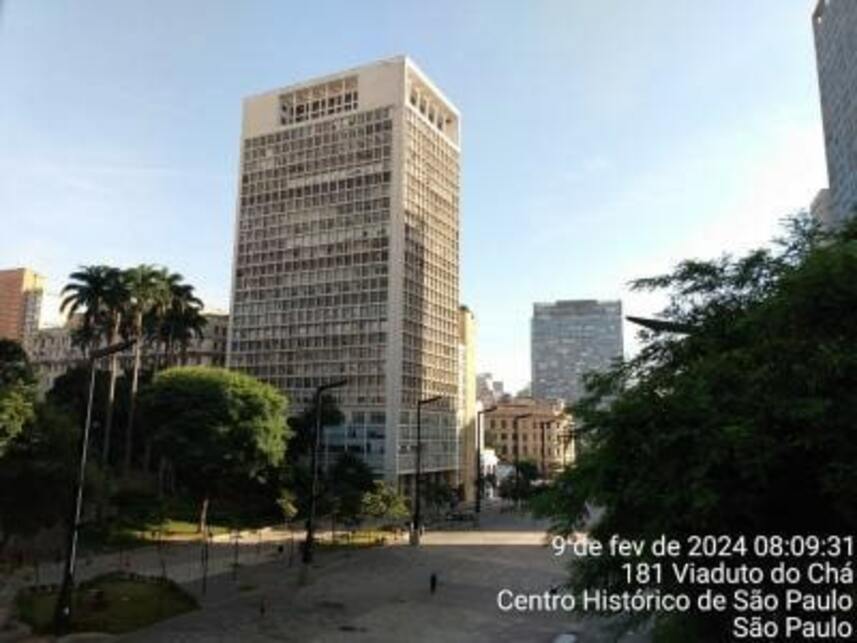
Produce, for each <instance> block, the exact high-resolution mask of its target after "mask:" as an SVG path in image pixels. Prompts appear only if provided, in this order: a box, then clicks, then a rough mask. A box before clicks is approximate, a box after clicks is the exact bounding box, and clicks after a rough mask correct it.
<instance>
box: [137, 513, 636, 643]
mask: <svg viewBox="0 0 857 643" xmlns="http://www.w3.org/2000/svg"><path fill="white" fill-rule="evenodd" d="M501 543H506V544H501ZM544 543H545V532H544V525H543V524H539V523H535V522H533V521H532V520H531V519H528V518H522V517H520V516H516V515H513V514H500V513H499V512H497V511H491V512H488V513H487V515H485V517H484V518H483V520H482V521H481V525H480V528H479V529H478V530H454V531H429V532H427V533H426V535H425V537H424V539H423V545H422V546H421V547H419V548H415V547H409V546H407V545H403V544H401V545H395V546H388V547H382V548H372V549H363V550H339V551H333V552H321V553H320V554H319V555H318V556H317V559H316V563H315V564H314V565H313V566H312V567H311V569H310V573H309V575H308V577H307V578H304V579H301V578H300V572H301V570H300V565H299V564H294V565H293V566H291V567H290V566H289V565H288V563H287V560H286V558H280V559H277V560H272V561H270V562H263V563H260V564H256V565H252V566H242V567H241V568H239V571H238V574H237V577H235V576H234V575H233V574H232V573H226V574H220V575H218V576H215V577H213V578H210V579H209V580H208V583H207V588H206V589H207V591H206V595H205V596H201V595H200V589H201V585H200V582H199V580H197V581H194V582H191V583H189V584H188V585H187V587H188V588H189V589H190V590H191V591H193V592H194V594H196V595H197V596H199V597H200V600H201V604H202V609H201V610H199V611H196V612H193V613H190V614H186V615H183V616H180V617H177V618H174V619H171V620H169V621H165V622H163V623H160V624H158V625H155V626H153V627H151V628H148V629H145V630H141V631H139V632H136V633H134V634H132V635H129V636H127V637H125V638H124V639H123V640H127V641H132V642H135V643H143V642H149V641H238V640H240V641H318V642H321V641H357V642H360V641H366V642H368V641H380V642H384V641H390V642H393V641H396V642H398V641H443V642H453V641H510V642H511V641H545V642H546V643H547V642H550V641H552V640H553V639H554V637H555V636H556V635H558V634H560V633H562V632H574V633H577V634H578V635H579V639H578V640H579V641H581V642H586V641H593V642H594V641H607V640H611V639H610V638H609V637H608V636H607V634H606V630H605V625H604V623H603V622H601V621H598V622H595V621H587V622H585V623H581V622H579V621H578V620H577V619H576V617H575V616H573V615H568V614H565V613H561V612H559V613H557V612H553V613H544V612H542V613H524V614H515V613H504V612H501V611H500V610H499V609H498V607H497V593H498V592H499V591H500V590H501V589H504V588H508V589H511V590H513V591H515V592H538V593H541V592H544V591H545V590H547V589H548V588H550V587H551V586H553V585H557V584H558V583H560V582H561V581H562V580H563V579H564V578H565V575H566V572H565V570H564V568H563V562H562V561H558V560H557V559H556V558H555V557H554V556H553V555H552V552H551V550H550V548H548V547H546V546H545V544H544ZM432 574H436V575H437V578H438V587H437V591H436V592H435V593H434V594H432V593H431V592H430V577H431V575H432ZM628 640H629V641H631V640H641V639H628Z"/></svg>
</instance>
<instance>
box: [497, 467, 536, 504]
mask: <svg viewBox="0 0 857 643" xmlns="http://www.w3.org/2000/svg"><path fill="white" fill-rule="evenodd" d="M516 470H517V475H515V472H513V473H512V474H511V475H509V476H506V477H505V478H504V479H503V482H502V483H501V484H500V489H499V493H500V497H501V498H506V499H509V500H526V499H528V498H530V497H531V496H532V495H533V482H535V481H536V480H537V479H538V477H539V468H538V466H537V465H536V463H535V462H531V461H530V460H521V461H520V462H518V464H517V465H516Z"/></svg>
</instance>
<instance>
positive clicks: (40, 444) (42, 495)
mask: <svg viewBox="0 0 857 643" xmlns="http://www.w3.org/2000/svg"><path fill="white" fill-rule="evenodd" d="M80 432H81V427H80V426H78V425H76V424H75V423H74V421H73V420H72V419H71V418H70V417H69V415H68V413H66V412H64V411H62V410H58V409H56V408H55V407H53V406H52V405H50V404H40V405H38V406H37V407H36V411H35V414H34V416H33V418H32V419H31V420H30V421H28V422H27V424H26V426H25V427H24V429H23V431H21V432H20V433H19V434H18V435H17V436H16V437H15V438H14V439H13V440H12V441H11V442H10V443H9V445H8V448H7V450H6V453H5V454H4V455H3V456H2V458H0V532H2V538H0V550H2V548H3V546H5V545H6V543H7V542H8V539H9V538H10V537H11V536H13V535H17V536H21V537H28V536H31V535H33V534H35V533H36V532H37V531H38V530H39V529H41V528H43V527H50V526H52V525H55V524H57V523H59V522H61V521H65V520H67V519H68V516H69V508H70V506H71V501H72V494H73V491H74V485H75V481H76V477H77V463H78V450H79V447H80ZM98 486H100V483H99V476H98V472H97V466H96V465H95V464H94V463H92V462H91V461H90V464H89V466H88V469H87V488H86V490H85V494H84V497H85V498H87V500H89V499H91V498H93V497H94V496H93V494H94V493H97V489H96V487H98Z"/></svg>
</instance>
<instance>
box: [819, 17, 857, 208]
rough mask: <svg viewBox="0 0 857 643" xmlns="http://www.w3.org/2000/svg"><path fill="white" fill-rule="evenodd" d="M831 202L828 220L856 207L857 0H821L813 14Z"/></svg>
mask: <svg viewBox="0 0 857 643" xmlns="http://www.w3.org/2000/svg"><path fill="white" fill-rule="evenodd" d="M812 25H813V32H814V33H815V52H816V62H817V65H818V85H819V91H820V94H821V115H822V120H823V122H824V147H825V152H826V154H827V175H828V181H829V184H830V192H829V195H828V196H827V198H828V201H829V203H828V204H827V206H826V209H823V210H822V211H823V212H824V213H826V214H827V221H826V222H829V223H832V224H834V225H835V224H838V223H841V222H842V221H843V220H844V219H845V218H846V217H847V216H849V215H852V214H853V213H854V211H855V210H857V2H855V0H819V2H818V5H817V6H816V9H815V11H814V12H813V15H812Z"/></svg>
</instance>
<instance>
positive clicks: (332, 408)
mask: <svg viewBox="0 0 857 643" xmlns="http://www.w3.org/2000/svg"><path fill="white" fill-rule="evenodd" d="M315 411H316V407H315V403H313V404H310V405H308V406H307V407H306V408H305V409H304V410H303V412H302V413H301V414H300V415H296V416H294V417H292V418H291V419H290V420H289V426H291V427H292V430H293V433H292V438H291V440H290V441H289V449H288V457H289V461H290V462H293V463H295V462H297V461H298V460H301V459H304V458H307V457H308V456H309V455H310V453H311V452H312V444H313V436H314V435H315V423H316V412H315ZM344 421H345V416H344V415H343V414H342V411H341V410H340V409H339V405H338V404H337V403H336V398H335V397H333V396H332V395H323V396H322V398H321V426H322V427H325V426H339V425H340V424H342V423H343V422H344Z"/></svg>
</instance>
